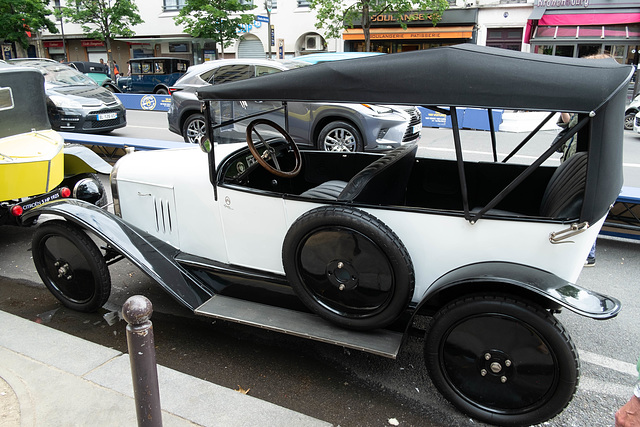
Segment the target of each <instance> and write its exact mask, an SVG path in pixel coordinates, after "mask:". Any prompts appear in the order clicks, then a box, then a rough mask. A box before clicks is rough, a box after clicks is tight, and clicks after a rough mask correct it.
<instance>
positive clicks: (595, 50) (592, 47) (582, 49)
mask: <svg viewBox="0 0 640 427" xmlns="http://www.w3.org/2000/svg"><path fill="white" fill-rule="evenodd" d="M601 50H602V45H601V44H579V45H578V58H583V57H585V56H590V55H597V54H599V53H602V52H601Z"/></svg>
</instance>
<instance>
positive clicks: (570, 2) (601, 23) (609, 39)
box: [525, 0, 640, 65]
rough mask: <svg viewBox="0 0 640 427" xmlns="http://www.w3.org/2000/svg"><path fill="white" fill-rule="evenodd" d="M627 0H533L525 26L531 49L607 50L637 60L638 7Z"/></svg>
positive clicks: (559, 52)
mask: <svg viewBox="0 0 640 427" xmlns="http://www.w3.org/2000/svg"><path fill="white" fill-rule="evenodd" d="M630 4H631V2H629V1H627V0H536V3H535V4H534V9H533V13H532V14H531V16H530V17H529V21H528V23H527V28H526V30H525V43H530V44H531V51H532V52H536V53H541V54H546V55H555V56H568V57H576V58H579V57H584V56H588V55H593V54H597V53H608V54H610V55H612V56H613V57H614V58H615V59H616V60H617V61H618V62H620V63H621V64H635V65H637V64H638V54H639V52H638V50H639V49H640V7H629V5H630Z"/></svg>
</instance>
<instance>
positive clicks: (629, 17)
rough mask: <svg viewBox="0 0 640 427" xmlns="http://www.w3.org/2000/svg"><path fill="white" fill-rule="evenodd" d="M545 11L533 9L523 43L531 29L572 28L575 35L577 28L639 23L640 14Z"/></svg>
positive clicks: (529, 37) (528, 38) (529, 35)
mask: <svg viewBox="0 0 640 427" xmlns="http://www.w3.org/2000/svg"><path fill="white" fill-rule="evenodd" d="M546 12H547V10H545V9H543V8H540V9H535V10H534V11H533V13H532V14H531V16H529V19H528V20H527V28H526V30H525V35H524V42H525V43H529V42H530V39H531V36H532V34H533V29H534V28H535V26H536V22H535V21H537V25H538V26H548V27H573V28H574V30H570V32H572V34H574V36H575V34H577V32H576V31H577V28H578V27H589V26H603V25H624V24H638V23H640V13H635V12H628V13H565V14H562V13H555V14H554V13H551V14H549V13H546Z"/></svg>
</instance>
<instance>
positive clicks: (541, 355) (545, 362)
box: [425, 295, 579, 425]
mask: <svg viewBox="0 0 640 427" xmlns="http://www.w3.org/2000/svg"><path fill="white" fill-rule="evenodd" d="M425 359H426V364H427V368H428V370H429V374H430V375H431V378H432V379H433V382H434V384H435V385H436V387H437V388H438V389H439V390H440V392H441V393H442V394H443V395H444V396H445V397H446V398H447V399H448V400H449V401H450V402H451V403H453V404H454V405H455V406H457V407H458V408H459V409H460V410H462V411H464V412H466V413H467V414H469V415H471V416H472V417H474V418H477V419H479V420H482V421H484V422H488V423H491V424H497V425H531V424H538V423H541V422H543V421H546V420H548V419H550V418H552V417H554V416H555V415H557V414H558V413H559V412H561V411H562V410H563V409H564V408H565V407H566V406H567V405H568V404H569V402H570V401H571V399H572V397H573V395H574V393H575V391H576V388H577V386H578V375H579V361H578V354H577V351H576V348H575V346H574V345H573V343H572V342H571V338H570V337H569V335H568V334H567V332H566V331H565V330H564V328H563V327H562V325H561V324H560V323H559V322H558V321H557V320H556V319H555V318H554V317H553V316H552V315H551V314H550V313H549V312H548V311H546V310H544V309H542V308H541V307H539V306H536V305H534V304H531V303H527V302H524V301H522V300H518V301H516V300H513V299H510V298H507V297H504V296H499V295H477V296H473V297H465V298H461V299H458V300H456V301H454V302H452V303H450V304H449V305H447V306H446V307H444V308H442V309H440V310H439V311H438V312H437V313H436V315H435V316H434V317H433V319H432V322H431V326H430V328H429V332H428V334H427V340H426V342H425Z"/></svg>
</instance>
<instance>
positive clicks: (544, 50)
mask: <svg viewBox="0 0 640 427" xmlns="http://www.w3.org/2000/svg"><path fill="white" fill-rule="evenodd" d="M536 53H539V54H541V55H553V46H552V45H550V44H546V45H539V46H536Z"/></svg>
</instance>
